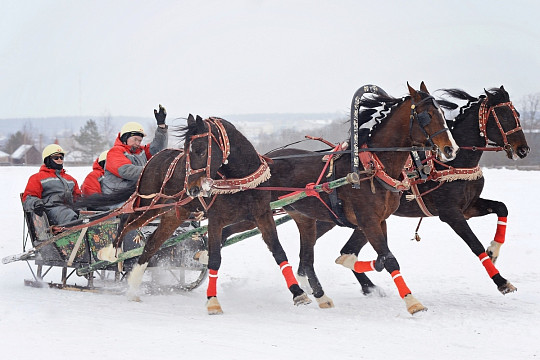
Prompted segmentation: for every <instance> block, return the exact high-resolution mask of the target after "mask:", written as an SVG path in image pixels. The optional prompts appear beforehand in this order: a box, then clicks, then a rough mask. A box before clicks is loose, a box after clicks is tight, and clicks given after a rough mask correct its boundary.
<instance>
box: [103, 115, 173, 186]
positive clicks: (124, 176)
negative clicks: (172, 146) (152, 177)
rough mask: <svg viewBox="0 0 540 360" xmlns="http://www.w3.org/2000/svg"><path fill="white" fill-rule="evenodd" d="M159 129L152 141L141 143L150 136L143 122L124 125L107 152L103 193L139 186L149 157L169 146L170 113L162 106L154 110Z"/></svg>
mask: <svg viewBox="0 0 540 360" xmlns="http://www.w3.org/2000/svg"><path fill="white" fill-rule="evenodd" d="M154 116H155V118H156V121H157V125H158V127H157V129H156V132H155V135H154V140H153V141H152V143H150V144H147V145H144V146H141V142H142V140H143V137H144V136H145V135H146V134H145V132H144V129H143V127H142V125H141V124H139V123H136V122H128V123H126V124H124V126H122V129H121V130H120V133H119V134H118V137H117V138H116V141H115V143H114V146H113V147H112V148H111V149H110V150H109V153H108V154H107V161H106V162H105V176H104V177H103V180H102V182H101V190H102V192H103V194H112V193H113V192H118V191H122V190H125V189H127V188H133V189H135V185H136V184H137V180H138V179H139V175H141V172H142V170H143V168H144V165H146V162H147V161H148V159H150V158H151V157H152V156H153V155H155V154H157V153H158V152H159V151H161V150H163V149H164V148H166V147H167V142H168V139H167V136H168V135H167V125H165V118H166V116H167V112H166V111H165V108H164V107H163V106H161V105H159V111H157V110H156V109H154Z"/></svg>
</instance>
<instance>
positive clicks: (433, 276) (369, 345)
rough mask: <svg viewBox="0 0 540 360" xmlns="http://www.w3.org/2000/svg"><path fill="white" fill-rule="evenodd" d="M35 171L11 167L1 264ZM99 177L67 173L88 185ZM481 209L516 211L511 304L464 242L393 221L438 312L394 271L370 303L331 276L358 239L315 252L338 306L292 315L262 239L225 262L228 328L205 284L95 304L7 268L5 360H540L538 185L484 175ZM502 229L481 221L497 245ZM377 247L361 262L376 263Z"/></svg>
mask: <svg viewBox="0 0 540 360" xmlns="http://www.w3.org/2000/svg"><path fill="white" fill-rule="evenodd" d="M36 171H37V167H1V168H0V188H1V189H2V198H3V201H2V203H1V205H0V221H1V223H0V224H1V228H2V235H3V236H2V240H1V241H0V257H4V256H7V255H12V254H15V253H19V252H21V247H22V245H21V243H22V241H21V237H22V231H23V215H22V208H21V205H20V201H19V193H20V192H22V191H23V190H24V187H25V185H26V181H27V179H28V177H29V176H30V175H31V174H32V173H34V172H36ZM89 171H90V168H68V172H69V173H70V174H71V175H73V176H75V178H77V180H78V181H79V183H80V182H82V180H83V179H84V177H85V175H86V173H87V172H89ZM484 175H485V177H486V179H487V181H486V188H485V189H484V193H483V195H484V197H486V198H489V199H497V200H501V201H504V202H505V203H506V205H507V206H508V209H509V216H508V229H507V237H506V239H507V240H506V243H505V244H504V246H503V247H502V250H501V254H500V257H499V259H498V262H497V267H498V269H499V270H500V272H501V274H502V275H503V276H504V277H505V278H507V279H508V280H509V281H510V282H512V283H513V284H514V285H515V286H516V287H517V288H518V291H517V292H515V293H512V294H508V295H506V296H503V295H502V294H500V293H499V292H498V291H497V288H496V286H495V285H494V283H493V282H492V281H491V279H489V277H488V275H487V273H486V272H485V270H484V268H483V266H482V265H481V264H480V262H479V261H478V259H477V258H476V257H475V256H474V255H473V254H472V252H471V251H470V250H469V249H468V247H467V246H466V245H465V243H464V242H463V241H462V240H461V239H460V238H459V237H458V236H457V235H456V234H455V233H454V232H453V231H452V230H451V229H450V228H449V227H448V226H446V225H445V224H443V223H441V222H440V221H439V220H438V219H437V218H432V219H426V220H424V221H423V222H422V227H421V229H420V235H421V237H422V241H421V242H419V243H417V242H413V241H410V239H411V238H412V235H413V233H414V229H415V227H416V224H417V221H416V220H413V219H404V218H398V217H391V218H390V219H389V221H388V226H389V243H390V248H391V250H392V252H393V253H394V254H395V255H396V257H397V258H398V260H399V263H400V265H401V273H402V274H403V276H404V278H405V280H406V281H407V284H408V286H409V288H410V289H411V290H412V292H413V294H414V295H415V296H416V298H417V299H418V300H420V301H421V302H422V303H423V304H424V305H425V306H427V307H428V311H427V312H423V313H420V314H417V315H415V316H411V315H409V313H408V312H407V310H406V309H405V305H404V303H403V301H402V300H401V299H400V298H399V295H398V293H397V290H396V288H395V286H394V284H393V282H392V280H391V278H390V275H389V274H388V273H386V272H382V273H371V274H370V277H371V279H372V280H373V282H374V283H375V284H377V285H379V286H380V287H381V288H382V290H383V291H384V293H385V294H386V296H384V297H380V296H375V295H373V296H368V297H366V296H363V295H362V293H361V290H360V286H359V285H358V284H357V283H356V280H355V278H354V277H353V275H352V274H351V273H350V271H349V270H347V269H345V268H343V267H341V266H339V265H336V264H334V260H335V258H336V257H337V256H338V255H339V249H340V248H341V246H342V245H343V244H344V242H345V240H346V239H347V238H348V236H349V235H350V232H351V231H350V230H347V229H335V230H333V231H331V232H330V233H329V234H327V235H325V236H324V237H323V238H322V239H321V240H320V241H319V243H318V244H317V247H316V249H315V250H316V251H315V255H316V262H315V265H316V270H317V271H318V274H319V279H320V281H321V283H322V285H323V287H324V289H325V290H326V293H327V295H328V296H330V297H331V298H332V299H333V300H334V303H335V308H333V309H325V310H323V309H319V308H318V306H317V304H316V302H315V301H313V302H312V303H311V304H310V305H307V306H300V307H295V306H294V305H293V303H292V297H291V295H290V293H289V291H288V290H287V288H286V285H285V281H284V280H283V278H282V276H281V274H280V271H279V269H278V267H277V265H276V264H275V263H274V261H273V258H272V256H271V254H270V252H269V251H268V250H267V249H266V247H265V245H264V243H263V242H262V240H261V239H260V237H254V238H250V239H248V240H245V241H244V242H241V243H238V244H235V245H234V246H231V247H228V248H226V249H224V250H223V253H222V254H223V262H222V267H221V270H220V273H219V275H220V277H219V280H218V296H219V299H220V302H221V305H222V307H223V310H224V314H223V315H221V316H209V315H207V313H206V308H205V306H204V305H205V301H206V296H205V294H206V282H205V283H204V284H203V285H202V286H201V287H199V288H198V289H195V290H194V291H192V292H186V293H174V294H170V295H143V296H142V300H143V301H142V302H140V303H134V302H129V301H127V300H126V298H125V297H124V296H122V295H110V294H94V293H82V292H73V291H61V290H54V289H48V288H47V289H36V288H30V287H26V286H24V285H23V279H25V278H30V277H31V275H30V272H29V269H28V265H27V264H26V263H25V262H16V263H11V264H7V265H0V285H1V286H0V289H1V290H0V339H1V340H0V343H1V344H2V345H1V347H0V352H1V354H2V355H1V357H2V359H39V360H47V359H62V358H64V359H68V358H74V359H80V360H85V359H100V360H103V359H144V358H147V359H148V358H154V359H181V358H207V359H400V360H407V359H509V358H512V359H538V358H540V342H539V341H538V339H539V336H540V330H539V329H540V286H539V285H540V269H539V268H538V267H537V266H536V265H537V264H538V260H537V256H540V243H539V241H538V233H539V230H540V226H539V225H538V223H537V222H536V221H537V219H536V217H537V215H538V213H539V211H538V208H537V207H536V206H535V204H536V205H538V204H540V192H539V191H538V188H537V187H536V186H537V185H538V179H539V177H540V173H539V172H533V171H530V172H526V171H516V170H493V169H484ZM496 220H497V219H496V216H495V215H490V216H486V217H483V218H477V219H473V220H470V223H471V226H472V228H473V230H474V231H475V232H476V234H477V235H478V237H479V238H480V239H481V241H482V243H483V244H484V245H485V246H487V245H488V244H489V242H490V241H491V240H492V238H493V235H494V233H495V227H496ZM278 231H279V235H280V238H281V241H282V244H283V245H284V247H285V250H286V251H287V254H288V256H289V262H290V263H291V264H292V265H293V268H294V269H296V267H297V265H298V257H297V254H298V248H299V245H298V232H297V230H296V228H295V226H294V224H293V223H292V222H289V223H287V224H285V225H282V226H280V227H279V228H278ZM374 258H375V255H374V252H373V250H372V249H371V248H369V246H366V248H365V249H364V251H363V252H362V253H361V254H360V259H364V260H371V259H374Z"/></svg>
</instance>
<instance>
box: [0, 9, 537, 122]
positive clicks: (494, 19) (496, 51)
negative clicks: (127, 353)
mask: <svg viewBox="0 0 540 360" xmlns="http://www.w3.org/2000/svg"><path fill="white" fill-rule="evenodd" d="M539 17H540V1H536V0H529V1H520V0H512V1H507V0H505V1H499V0H489V1H488V0H485V1H484V0H481V1H460V0H453V1H434V0H430V1H422V0H403V1H397V0H396V1H394V0H384V1H377V0H369V1H362V0H356V1H352V0H351V1H340V0H330V1H318V0H310V1H295V0H287V1H263V0H258V1H257V0H254V1H247V0H246V1H241V0H237V1H235V0H228V1H204V0H200V1H192V0H190V1H166V0H163V1H116V0H115V1H110V0H106V1H100V0H97V1H96V0H94V1H76V0H67V1H55V0H49V1H44V0H43V1H34V0H6V1H3V2H2V11H1V12H0V51H1V52H2V53H1V55H0V69H1V70H0V71H1V78H0V119H1V118H11V117H45V116H73V115H83V116H86V115H88V116H100V115H104V114H110V115H112V116H118V115H135V116H149V115H150V116H151V113H152V109H154V108H155V107H156V106H157V104H158V103H162V104H164V105H165V106H166V107H167V109H168V110H169V113H170V114H171V113H173V114H175V115H177V116H186V115H187V114H188V113H196V114H200V115H201V116H209V115H216V116H224V115H226V114H246V113H274V112H277V113H285V112H295V113H301V112H335V111H339V112H341V111H342V112H344V113H346V112H347V111H348V109H349V106H350V101H351V98H352V95H353V94H354V92H355V91H356V89H357V88H358V87H360V86H361V85H363V84H367V83H374V84H377V85H379V86H381V87H382V88H383V89H385V90H386V91H387V92H388V93H390V94H391V95H394V96H401V95H404V94H406V89H407V88H406V83H407V81H409V82H410V83H411V85H413V86H414V87H416V88H418V86H419V83H420V81H422V80H424V81H425V82H426V84H427V86H428V89H430V90H432V91H433V90H435V89H438V88H448V87H459V88H462V89H464V90H466V91H468V92H470V93H471V94H472V95H475V96H477V95H480V94H481V93H482V90H483V88H484V87H485V88H491V87H494V86H500V85H504V86H505V88H506V89H507V90H508V91H509V93H510V95H511V97H512V100H514V101H517V100H519V99H520V98H522V97H523V96H524V95H527V94H531V93H537V92H540V76H539V75H540V71H539V68H540V41H539V39H540V25H539V24H540V20H539Z"/></svg>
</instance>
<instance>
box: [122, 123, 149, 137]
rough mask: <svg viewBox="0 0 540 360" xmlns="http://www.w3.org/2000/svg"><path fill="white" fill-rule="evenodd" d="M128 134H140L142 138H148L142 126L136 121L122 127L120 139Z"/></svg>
mask: <svg viewBox="0 0 540 360" xmlns="http://www.w3.org/2000/svg"><path fill="white" fill-rule="evenodd" d="M126 133H139V134H142V136H146V134H145V133H144V129H143V127H142V125H141V124H139V123H138V122H135V121H130V122H127V123H125V124H124V125H123V126H122V129H120V137H122V135H124V134H126Z"/></svg>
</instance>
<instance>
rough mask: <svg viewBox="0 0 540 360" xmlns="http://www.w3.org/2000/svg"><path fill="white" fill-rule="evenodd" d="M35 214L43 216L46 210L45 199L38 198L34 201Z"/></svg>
mask: <svg viewBox="0 0 540 360" xmlns="http://www.w3.org/2000/svg"><path fill="white" fill-rule="evenodd" d="M33 210H34V214H36V215H37V216H43V212H44V211H45V204H43V201H41V200H37V201H36V202H35V203H34V209H33Z"/></svg>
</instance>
